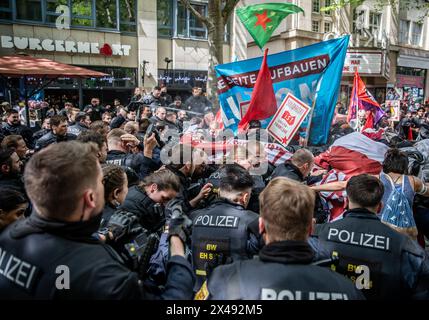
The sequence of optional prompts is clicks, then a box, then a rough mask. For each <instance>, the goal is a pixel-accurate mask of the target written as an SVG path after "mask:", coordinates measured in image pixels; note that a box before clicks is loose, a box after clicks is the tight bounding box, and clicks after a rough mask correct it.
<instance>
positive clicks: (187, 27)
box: [0, 0, 247, 106]
mask: <svg viewBox="0 0 429 320" xmlns="http://www.w3.org/2000/svg"><path fill="white" fill-rule="evenodd" d="M192 4H193V5H194V7H195V8H196V9H197V11H198V12H200V13H201V14H203V15H207V11H208V10H207V9H208V1H207V0H205V1H202V0H195V1H192ZM237 24H238V22H237V18H236V17H235V15H233V16H232V17H231V19H230V23H229V24H228V27H227V28H226V29H225V31H226V33H225V44H224V59H225V62H228V61H231V60H234V59H243V58H245V57H246V44H247V42H246V38H245V36H244V30H241V36H238V37H235V36H234V32H233V31H231V30H233V28H234V26H235V25H237ZM240 27H241V26H240ZM232 39H234V40H232ZM235 39H238V40H235ZM237 43H239V45H237ZM15 54H28V55H32V56H35V57H42V58H48V59H52V60H55V61H58V62H62V63H67V64H72V65H77V66H82V67H85V68H88V69H92V70H97V71H101V72H104V73H106V74H108V76H105V77H103V78H101V79H83V80H79V79H69V78H59V79H58V81H55V82H54V83H52V84H50V85H49V86H48V87H47V88H46V89H45V90H44V91H43V93H42V96H41V97H39V98H47V99H48V100H49V99H51V98H52V100H50V101H51V102H53V101H55V103H57V102H58V103H59V104H62V103H64V101H66V100H67V101H73V102H75V104H76V105H80V106H82V105H85V104H87V103H89V101H90V99H91V97H99V98H100V99H101V101H102V102H103V103H105V104H107V103H113V99H114V98H119V99H120V100H121V102H122V103H123V104H126V103H127V102H128V100H129V99H130V96H131V94H132V92H133V90H134V88H135V87H137V86H140V87H145V88H146V89H147V90H150V89H151V88H152V87H153V86H155V85H158V84H161V83H163V84H166V85H167V87H168V88H169V91H170V94H171V95H172V96H174V95H175V94H180V95H181V96H182V98H186V96H188V95H190V93H191V89H192V87H193V86H201V87H205V85H206V82H207V71H208V65H209V50H208V41H207V29H206V27H205V26H204V25H203V24H202V23H201V22H200V21H198V19H196V17H195V16H194V15H193V14H192V13H191V12H190V11H189V10H188V9H186V8H185V7H184V6H183V5H182V4H181V2H180V0H4V1H0V56H4V55H15ZM30 83H31V79H30ZM18 85H19V84H18V83H17V86H18ZM3 89H4V88H3ZM0 91H2V90H0ZM5 91H6V90H5V89H4V90H3V91H2V92H1V93H0V94H3V97H0V100H9V99H7V98H6V97H5V95H7V93H6V94H5Z"/></svg>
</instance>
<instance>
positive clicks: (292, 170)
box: [271, 161, 304, 182]
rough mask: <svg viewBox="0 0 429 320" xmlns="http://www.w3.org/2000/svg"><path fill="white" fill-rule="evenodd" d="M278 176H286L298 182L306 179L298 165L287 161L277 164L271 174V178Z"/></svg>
mask: <svg viewBox="0 0 429 320" xmlns="http://www.w3.org/2000/svg"><path fill="white" fill-rule="evenodd" d="M277 177H286V178H289V179H292V180H295V181H298V182H303V181H304V176H303V175H302V173H301V171H299V169H298V167H296V166H295V165H294V164H292V162H290V161H286V162H285V163H282V164H280V165H278V166H277V168H276V169H275V170H274V172H273V174H272V175H271V180H272V179H274V178H277Z"/></svg>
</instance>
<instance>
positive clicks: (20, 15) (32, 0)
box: [16, 0, 42, 21]
mask: <svg viewBox="0 0 429 320" xmlns="http://www.w3.org/2000/svg"><path fill="white" fill-rule="evenodd" d="M16 18H17V19H19V20H29V21H42V1H41V0H16Z"/></svg>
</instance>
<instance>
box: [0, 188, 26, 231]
mask: <svg viewBox="0 0 429 320" xmlns="http://www.w3.org/2000/svg"><path fill="white" fill-rule="evenodd" d="M27 207H28V200H27V198H26V197H25V196H24V195H23V194H22V193H20V192H18V191H16V190H13V189H8V188H7V187H0V233H1V232H2V231H3V230H4V229H5V228H6V227H7V226H8V225H10V224H12V223H13V222H15V221H16V220H18V219H21V218H22V217H24V212H25V211H26V210H27Z"/></svg>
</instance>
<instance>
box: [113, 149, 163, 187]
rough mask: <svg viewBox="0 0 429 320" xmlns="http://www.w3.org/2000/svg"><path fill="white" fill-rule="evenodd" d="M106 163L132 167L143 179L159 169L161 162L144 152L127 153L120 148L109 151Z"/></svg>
mask: <svg viewBox="0 0 429 320" xmlns="http://www.w3.org/2000/svg"><path fill="white" fill-rule="evenodd" d="M106 163H109V164H115V165H118V166H122V167H130V168H131V169H133V170H134V171H135V172H136V173H137V174H138V176H139V178H140V179H141V180H143V179H144V178H145V177H146V176H148V175H149V174H151V173H152V172H154V171H156V170H158V169H159V164H157V163H156V162H155V161H153V160H152V159H150V158H147V157H145V156H144V155H143V153H125V152H122V151H119V150H111V151H109V152H107V158H106Z"/></svg>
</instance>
